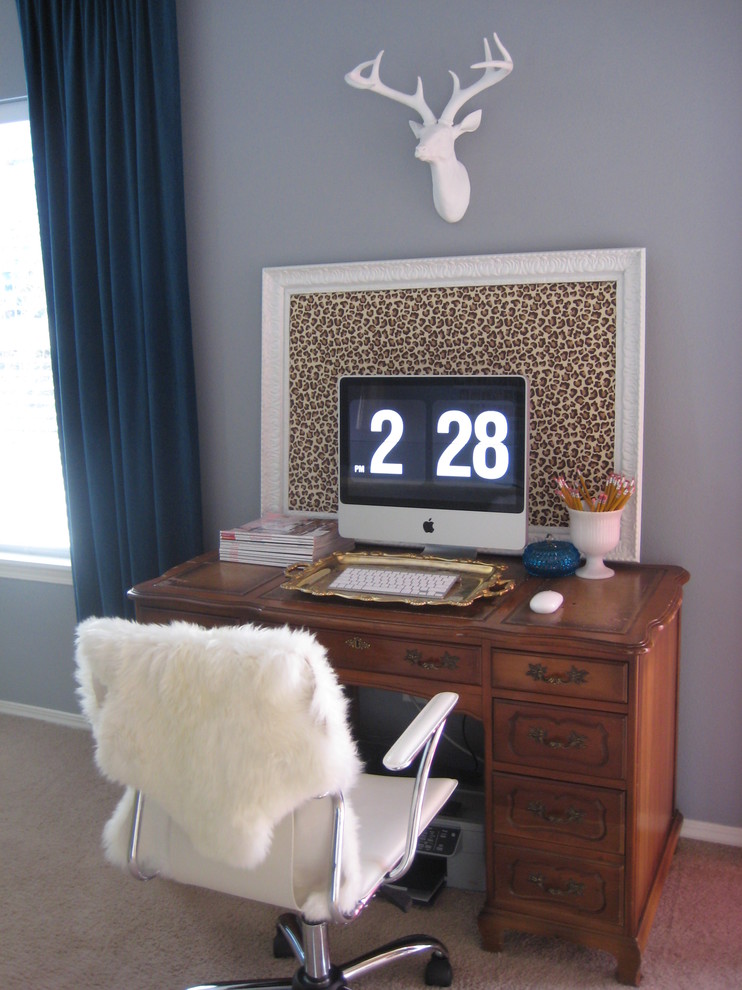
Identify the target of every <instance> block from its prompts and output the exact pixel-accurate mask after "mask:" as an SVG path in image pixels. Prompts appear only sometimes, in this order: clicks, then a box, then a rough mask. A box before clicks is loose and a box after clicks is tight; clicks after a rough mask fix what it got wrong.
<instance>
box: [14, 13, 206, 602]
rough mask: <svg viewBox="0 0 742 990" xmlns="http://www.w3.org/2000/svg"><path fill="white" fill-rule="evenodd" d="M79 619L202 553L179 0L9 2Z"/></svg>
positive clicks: (124, 600)
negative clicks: (25, 111)
mask: <svg viewBox="0 0 742 990" xmlns="http://www.w3.org/2000/svg"><path fill="white" fill-rule="evenodd" d="M17 6H18V15H19V20H20V26H21V35H22V39H23V50H24V59H25V65H26V76H27V82H28V99H29V116H30V121H31V136H32V142H33V154H34V169H35V173H36V190H37V198H38V205H39V221H40V227H41V245H42V253H43V260H44V276H45V280H46V292H47V300H48V309H49V328H50V335H51V353H52V369H53V374H54V386H55V399H56V403H57V413H58V422H59V432H60V444H61V448H62V465H63V470H64V478H65V485H66V492H67V508H68V517H69V524H70V540H71V556H72V573H73V580H74V586H75V595H76V603H77V612H78V618H80V619H82V618H85V617H86V616H88V615H128V614H131V610H130V607H129V604H128V602H127V599H126V592H127V590H128V588H130V587H131V586H132V585H133V584H135V583H137V582H139V581H142V580H145V579H148V578H152V577H155V576H157V575H158V574H160V573H161V572H162V571H163V570H165V569H167V568H168V567H171V566H173V565H174V564H176V563H178V562H180V561H182V560H185V559H187V558H189V557H191V556H193V555H194V554H196V553H199V552H200V551H201V549H202V529H201V495H200V470H199V452H198V432H197V419H196V399H195V379H194V369H193V348H192V341H191V321H190V308H189V297H188V277H187V268H186V236H185V219H184V196H183V166H182V145H181V122H180V84H179V70H178V44H177V33H176V21H175V2H174V0H151V2H147V0H17Z"/></svg>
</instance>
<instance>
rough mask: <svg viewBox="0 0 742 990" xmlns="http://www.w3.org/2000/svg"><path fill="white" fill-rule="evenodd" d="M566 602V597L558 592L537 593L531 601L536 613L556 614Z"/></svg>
mask: <svg viewBox="0 0 742 990" xmlns="http://www.w3.org/2000/svg"><path fill="white" fill-rule="evenodd" d="M563 601H564V595H560V594H559V592H558V591H537V592H536V594H535V595H534V596H533V598H532V599H531V609H532V610H533V611H534V612H541V613H548V612H556V610H557V609H558V608H560V607H561V604H562V602H563Z"/></svg>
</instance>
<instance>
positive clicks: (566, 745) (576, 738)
mask: <svg viewBox="0 0 742 990" xmlns="http://www.w3.org/2000/svg"><path fill="white" fill-rule="evenodd" d="M528 737H529V739H535V740H536V742H537V743H540V744H541V745H542V746H548V747H549V749H584V748H585V746H586V745H587V736H581V735H580V734H579V732H570V734H569V736H568V737H567V741H566V742H560V741H559V740H558V739H549V733H548V732H547V731H546V729H541V728H539V727H538V726H537V725H534V726H533V728H531V729H529V730H528Z"/></svg>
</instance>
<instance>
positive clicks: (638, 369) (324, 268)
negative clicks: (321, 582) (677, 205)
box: [261, 248, 645, 561]
mask: <svg viewBox="0 0 742 990" xmlns="http://www.w3.org/2000/svg"><path fill="white" fill-rule="evenodd" d="M579 281H610V282H613V283H615V291H616V327H615V362H616V367H615V399H614V408H615V424H614V425H615V439H614V469H615V470H616V471H619V472H621V473H622V474H624V475H626V476H628V477H632V478H634V479H635V480H636V493H635V495H634V496H633V497H632V498H631V499H630V500H629V502H628V504H627V506H626V508H625V510H624V515H623V519H622V527H621V541H620V543H619V545H618V547H617V548H616V550H615V551H614V553H612V554H611V559H612V560H625V561H638V560H639V559H640V548H641V499H642V478H641V475H642V447H643V429H644V422H643V417H644V313H645V250H644V248H616V249H596V250H585V251H553V252H544V253H527V254H505V255H474V256H463V257H450V258H422V259H408V260H400V261H376V262H351V263H338V264H319V265H303V266H296V267H276V268H265V269H264V270H263V287H262V367H261V389H262V391H261V511H262V512H268V511H281V512H284V511H287V510H288V506H289V498H288V495H289V493H288V464H289V460H288V459H289V382H290V374H291V369H290V367H289V329H290V328H289V315H290V305H291V297H292V295H293V294H295V293H315V292H342V291H350V290H361V291H363V290H369V291H371V290H378V289H390V288H421V287H422V288H424V287H436V286H464V285H469V286H471V285H501V284H512V285H514V284H531V283H540V282H544V283H554V282H579ZM548 532H549V533H551V534H552V535H553V536H554V537H556V538H559V537H560V536H561V538H566V534H567V529H566V528H563V529H562V530H561V531H560V530H559V529H556V530H555V528H554V527H549V528H548ZM546 535H547V531H546V528H542V527H529V542H534V541H535V540H539V539H544V538H545V536H546Z"/></svg>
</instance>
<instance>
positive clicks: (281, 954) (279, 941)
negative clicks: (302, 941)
mask: <svg viewBox="0 0 742 990" xmlns="http://www.w3.org/2000/svg"><path fill="white" fill-rule="evenodd" d="M273 958H274V959H293V958H294V953H293V952H292V951H291V946H290V945H289V943H288V942H287V941H286V936H285V935H284V934H283V932H282V931H281V929H280V928H279V927H278V926H276V934H275V935H274V936H273Z"/></svg>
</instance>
